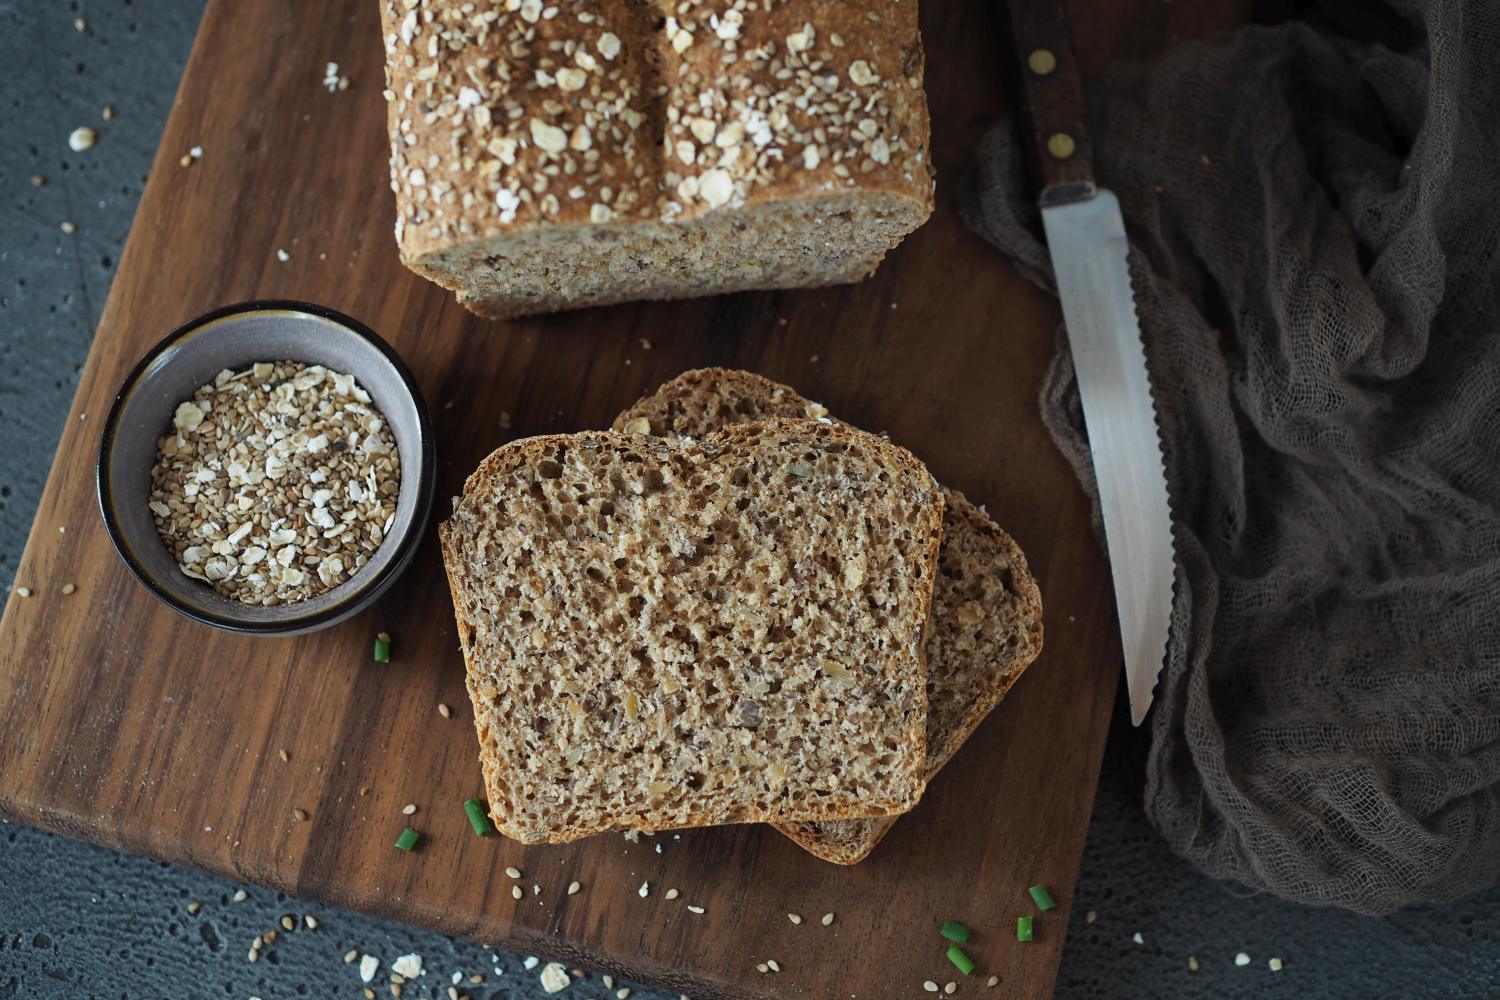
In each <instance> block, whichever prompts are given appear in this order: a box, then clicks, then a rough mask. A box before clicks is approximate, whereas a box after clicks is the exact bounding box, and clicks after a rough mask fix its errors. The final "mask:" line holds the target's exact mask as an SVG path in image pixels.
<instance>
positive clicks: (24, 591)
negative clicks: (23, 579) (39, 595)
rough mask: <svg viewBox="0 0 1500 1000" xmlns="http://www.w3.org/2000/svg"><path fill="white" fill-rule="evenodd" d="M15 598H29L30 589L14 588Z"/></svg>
mask: <svg viewBox="0 0 1500 1000" xmlns="http://www.w3.org/2000/svg"><path fill="white" fill-rule="evenodd" d="M16 596H17V597H30V596H31V588H30V587H17V588H16Z"/></svg>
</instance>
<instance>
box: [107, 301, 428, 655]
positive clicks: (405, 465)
mask: <svg viewBox="0 0 1500 1000" xmlns="http://www.w3.org/2000/svg"><path fill="white" fill-rule="evenodd" d="M288 358H289V359H292V360H295V361H300V362H304V363H306V364H320V365H324V366H326V367H328V368H331V369H333V370H334V371H338V372H343V373H345V374H347V375H352V376H354V379H355V381H356V382H358V383H359V385H360V386H362V387H363V388H364V389H365V391H367V392H368V393H369V394H370V396H371V398H372V400H373V401H374V403H375V405H376V407H378V408H379V410H380V412H381V413H382V414H384V415H385V419H386V424H387V426H389V427H390V429H391V432H392V434H393V435H394V437H395V439H396V449H397V451H398V452H399V454H400V457H401V487H400V491H399V493H398V494H397V497H396V518H395V521H394V523H392V525H391V530H390V531H389V532H388V533H387V534H386V536H385V540H384V541H383V542H382V543H381V545H380V547H379V548H378V549H376V551H375V554H374V555H373V556H372V557H371V558H370V560H369V562H367V563H366V564H365V565H364V566H362V567H360V569H359V570H358V572H356V573H355V574H354V575H353V576H352V577H350V578H349V579H348V580H345V581H344V582H343V583H341V584H339V585H338V586H336V587H334V588H333V589H331V590H328V591H325V592H324V593H322V594H319V595H318V596H316V597H310V598H308V599H307V600H304V601H298V602H294V603H288V604H280V605H276V606H274V607H258V606H254V605H248V604H243V603H241V602H239V601H236V600H232V599H230V598H227V597H224V596H223V595H221V594H219V593H218V592H217V591H215V590H214V589H213V588H212V587H210V586H208V585H207V584H205V583H202V582H200V581H198V580H194V579H192V578H191V577H189V576H186V575H184V574H183V573H182V571H181V570H180V569H179V568H178V566H177V562H176V559H175V558H174V557H173V554H172V553H171V552H170V551H168V549H167V547H166V545H165V544H164V543H163V542H162V540H161V536H160V535H159V534H158V533H157V530H156V523H155V521H154V520H153V519H152V515H151V511H150V509H148V507H147V506H146V505H147V502H148V500H149V499H150V492H151V467H152V465H153V464H154V463H155V461H156V442H157V440H158V439H159V438H160V437H161V436H162V435H163V434H165V433H166V432H167V430H168V428H170V427H171V425H172V414H173V412H174V411H175V410H176V408H177V404H178V403H181V402H182V401H183V400H186V399H191V398H192V396H193V393H194V391H196V390H197V389H198V387H199V386H201V385H204V384H206V383H208V382H211V381H213V378H214V376H215V375H216V374H218V372H219V371H220V370H222V369H225V368H228V369H231V370H234V371H238V370H240V369H243V368H247V367H249V366H250V365H252V364H254V363H256V362H258V361H279V360H282V359H288ZM435 466H436V462H435V459H434V449H433V441H432V426H431V423H430V421H429V420H428V417H427V407H426V404H425V403H424V402H423V401H422V394H421V391H420V390H419V389H418V388H417V385H416V382H415V381H414V380H413V379H412V377H411V372H409V371H407V369H406V365H404V364H402V362H401V359H400V358H399V357H397V356H396V353H395V352H394V351H392V350H391V348H390V345H388V344H387V343H386V342H385V341H383V340H381V339H380V338H379V337H378V336H376V335H375V333H374V332H373V331H371V330H370V329H369V328H368V327H366V326H364V325H363V324H361V323H358V322H356V321H355V320H352V319H350V318H349V317H348V316H345V315H343V314H341V313H337V312H334V311H333V310H332V309H326V308H324V307H323V306H317V305H311V304H309V303H306V302H285V301H270V302H247V303H244V304H242V305H235V306H227V307H225V308H223V309H217V310H215V311H214V312H211V313H209V314H207V315H206V316H200V317H199V318H198V319H195V320H193V321H192V322H190V323H188V324H186V325H184V326H182V327H179V328H178V329H177V330H175V331H173V332H172V334H171V335H170V336H169V337H167V339H165V340H163V341H162V342H161V343H159V344H157V345H156V346H155V347H153V348H152V349H151V350H150V351H149V352H148V353H147V354H146V356H145V357H144V358H142V359H141V360H140V363H139V364H137V365H136V366H135V368H134V370H132V371H131V373H130V374H129V375H128V376H127V377H126V379H125V384H124V385H122V386H121V387H120V392H119V395H117V396H116V397H115V401H114V405H112V406H111V407H110V410H109V416H108V417H107V418H106V419H105V421H104V437H103V440H102V441H101V442H100V444H99V463H98V469H97V476H98V489H99V507H100V509H101V510H102V511H103V514H104V524H105V527H106V528H107V529H108V530H109V537H110V541H112V542H113V543H114V546H115V550H116V551H117V552H119V553H120V558H121V559H124V560H125V565H127V566H129V567H130V570H131V572H132V573H134V574H135V575H136V577H137V578H138V579H139V580H140V581H141V583H143V584H145V585H146V587H147V589H149V590H150V591H151V593H153V594H155V595H156V596H157V597H159V598H160V599H161V600H162V601H164V602H166V603H167V604H168V605H170V606H171V607H172V608H174V609H175V610H177V611H179V612H181V613H182V614H184V615H186V616H188V617H189V618H192V619H194V620H196V621H200V622H203V623H205V624H207V625H213V626H215V627H217V628H222V629H229V630H231V631H235V632H252V633H263V634H281V635H287V634H295V633H299V632H311V631H314V630H316V629H320V628H326V627H327V626H329V625H332V624H334V623H336V622H339V621H342V620H344V619H345V618H348V617H349V616H350V615H353V614H355V613H357V612H358V611H360V610H361V609H363V608H364V607H366V606H367V605H369V604H370V603H371V602H372V601H374V600H375V598H377V597H379V596H380V594H381V593H382V592H383V591H384V590H385V589H386V588H387V587H389V586H390V585H391V584H392V583H393V582H395V580H396V577H397V576H399V575H400V574H401V572H402V570H404V569H405V568H406V567H407V564H409V563H410V562H411V558H412V555H413V553H414V552H415V551H416V548H417V544H418V543H419V542H420V540H421V537H422V531H423V526H424V525H425V524H426V523H427V519H428V515H429V514H430V513H431V510H432V493H433V484H434V474H435Z"/></svg>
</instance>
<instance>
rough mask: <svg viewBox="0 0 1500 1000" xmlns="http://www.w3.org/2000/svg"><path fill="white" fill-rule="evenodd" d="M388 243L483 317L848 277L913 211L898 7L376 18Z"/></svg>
mask: <svg viewBox="0 0 1500 1000" xmlns="http://www.w3.org/2000/svg"><path fill="white" fill-rule="evenodd" d="M381 15H382V24H383V31H384V36H385V50H386V77H387V79H386V91H385V96H386V100H387V102H388V121H389V126H390V135H391V186H392V188H393V189H394V191H395V194H396V211H397V214H396V242H397V244H398V245H399V248H400V252H401V259H402V261H403V262H404V263H406V264H407V265H408V266H409V267H411V268H412V269H413V270H415V271H417V272H418V273H419V274H422V275H425V276H426V277H428V278H430V279H432V280H433V281H435V282H437V283H438V284H440V285H442V286H444V287H445V288H449V289H452V290H454V291H456V292H457V293H458V297H459V300H460V301H461V302H463V303H464V305H466V306H467V307H468V308H470V309H471V310H473V311H475V312H478V313H480V314H482V315H485V316H492V317H505V316H515V315H521V314H525V313H535V312H545V311H549V310H555V309H561V308H567V307H572V306H583V305H594V304H600V303H606V302H619V301H623V300H628V299H639V298H681V297H686V296H692V295H706V294H712V293H718V292H726V291H734V290H739V289H749V288H791V287H803V286H812V285H827V284H835V283H840V282H849V281H855V280H857V279H859V278H862V277H864V276H865V275H867V274H869V273H870V272H871V271H872V270H873V269H874V268H875V266H876V265H877V264H878V263H879V262H880V260H881V258H882V257H883V256H884V255H885V253H886V251H887V250H889V249H890V248H891V247H893V246H895V245H896V244H897V243H898V242H900V240H901V239H902V238H903V237H904V236H905V235H906V234H907V233H909V232H911V231H912V230H913V229H915V228H916V227H917V226H919V225H920V224H921V223H922V222H923V221H924V220H925V219H926V218H927V217H928V215H930V214H931V211H932V187H933V181H932V169H931V164H930V161H929V157H928V151H927V143H928V117H927V105H926V98H925V96H924V94H923V91H922V45H921V38H920V36H919V33H918V29H917V4H916V2H915V0H847V2H842V3H828V2H826V0H779V2H777V3H774V4H772V3H759V2H754V3H751V2H746V0H708V2H704V0H684V2H680V3H677V2H674V3H658V2H643V0H588V2H581V0H506V2H494V3H484V4H473V3H469V2H466V0H425V2H422V3H415V2H413V0H381Z"/></svg>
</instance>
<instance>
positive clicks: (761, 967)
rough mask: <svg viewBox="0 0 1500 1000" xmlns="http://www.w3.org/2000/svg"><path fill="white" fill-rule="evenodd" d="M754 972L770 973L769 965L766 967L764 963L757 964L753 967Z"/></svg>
mask: <svg viewBox="0 0 1500 1000" xmlns="http://www.w3.org/2000/svg"><path fill="white" fill-rule="evenodd" d="M755 971H756V972H770V971H771V967H770V966H769V965H767V964H766V963H765V962H759V963H757V964H756V966H755Z"/></svg>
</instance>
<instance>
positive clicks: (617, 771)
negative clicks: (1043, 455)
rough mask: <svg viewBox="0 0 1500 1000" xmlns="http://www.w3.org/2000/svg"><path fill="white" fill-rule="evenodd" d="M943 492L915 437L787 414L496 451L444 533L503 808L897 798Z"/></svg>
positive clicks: (699, 818)
mask: <svg viewBox="0 0 1500 1000" xmlns="http://www.w3.org/2000/svg"><path fill="white" fill-rule="evenodd" d="M942 512H943V501H942V497H941V495H940V494H939V493H938V491H937V488H936V484H935V483H934V482H933V480H932V476H931V475H930V474H929V473H928V472H927V470H926V469H925V468H924V467H923V466H922V464H921V463H920V462H918V461H917V460H916V459H914V458H912V457H911V455H910V454H909V453H907V452H905V451H903V450H902V449H900V448H897V447H895V446H894V445H892V444H890V443H889V442H886V441H884V440H882V439H880V438H876V437H873V436H871V435H868V434H864V433H862V432H860V431H855V430H852V429H848V428H844V427H834V426H827V425H822V424H818V423H816V422H812V421H806V420H787V421H771V422H767V423H763V424H753V425H742V426H738V427H732V428H728V429H726V430H723V431H721V432H719V433H716V434H712V435H709V436H707V437H705V438H703V439H702V440H700V441H688V440H686V439H677V438H674V439H666V438H661V439H651V438H642V437H639V436H635V435H627V434H617V433H610V432H592V433H585V434H577V435H554V436H548V437H537V438H528V439H525V440H521V441H517V442H514V443H512V444H509V445H506V446H504V447H502V448H500V449H499V450H498V451H496V452H494V453H493V454H491V455H490V456H489V457H488V458H487V459H485V460H484V462H483V463H481V464H480V466H479V468H478V470H476V471H475V472H474V474H473V475H472V476H470V477H469V480H468V482H467V484H466V485H465V488H464V494H463V496H462V498H461V499H460V500H459V501H458V502H457V504H456V506H455V508H454V511H453V516H452V517H451V518H450V519H449V520H448V521H447V522H445V523H444V524H443V525H442V526H441V528H440V535H441V539H442V549H443V562H444V564H445V566H446V568H447V572H448V582H449V586H450V588H451V589H452V592H453V605H454V610H455V613H456V617H457V621H458V632H459V639H460V642H461V644H462V647H463V651H464V659H465V661H466V664H467V677H468V689H469V695H470V697H471V699H472V700H473V703H474V718H475V725H476V727H477V729H478V733H479V742H480V758H481V761H482V763H483V770H484V777H485V787H486V790H487V792H488V795H489V801H490V809H491V812H492V815H493V816H494V819H495V822H496V825H497V826H498V827H499V828H500V829H501V831H502V832H504V833H505V834H506V835H507V836H510V837H513V838H515V839H517V840H521V841H524V842H527V843H561V842H565V841H569V840H574V839H577V838H579V837H584V836H587V835H589V834H593V833H599V832H602V831H605V830H611V829H650V830H659V829H669V828H674V827H690V826H704V825H711V824H719V823H737V822H762V821H765V822H769V821H779V820H794V819H795V820H803V819H819V818H822V819H837V818H846V817H851V816H867V815H874V814H883V813H895V812H901V811H904V810H906V809H909V808H911V806H912V805H914V804H915V803H916V801H917V799H918V797H919V796H920V794H921V792H922V788H923V784H924V781H923V774H924V764H925V760H926V755H925V748H924V733H925V723H926V714H927V699H926V690H925V687H926V673H925V670H924V668H923V663H922V658H921V645H922V630H923V626H924V625H925V623H926V620H927V613H928V605H929V602H930V598H931V590H932V585H933V578H934V576H935V573H936V566H937V552H938V545H939V539H940V535H941V531H942Z"/></svg>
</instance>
